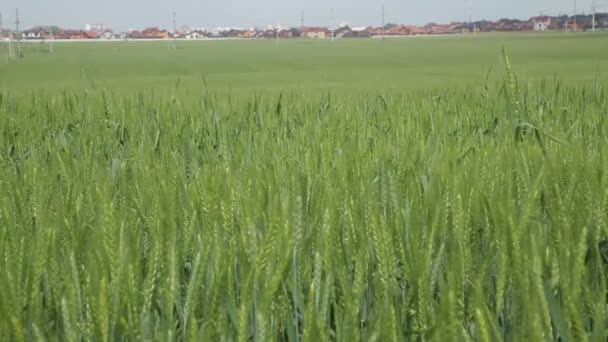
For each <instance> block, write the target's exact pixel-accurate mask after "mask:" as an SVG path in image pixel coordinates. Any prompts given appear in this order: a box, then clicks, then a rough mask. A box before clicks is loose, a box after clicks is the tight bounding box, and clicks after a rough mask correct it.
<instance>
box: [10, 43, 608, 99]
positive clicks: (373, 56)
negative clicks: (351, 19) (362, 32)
mask: <svg viewBox="0 0 608 342" xmlns="http://www.w3.org/2000/svg"><path fill="white" fill-rule="evenodd" d="M607 38H608V33H584V34H581V33H578V34H572V33H542V34H538V33H537V34H535V33H515V34H503V33H500V34H479V35H455V36H436V37H415V38H406V39H386V40H382V39H344V40H336V41H335V42H331V40H280V41H278V42H277V41H274V40H248V41H247V40H239V41H194V42H192V41H178V42H176V47H177V48H176V50H169V49H168V43H169V42H168V41H165V42H103V43H101V42H82V43H81V42H78V43H73V42H71V43H56V44H55V48H54V53H53V54H51V53H49V45H48V42H47V43H44V44H43V43H39V42H38V43H35V42H28V43H24V44H22V46H23V54H24V58H23V59H20V60H17V61H15V62H11V63H6V61H5V60H4V59H5V58H2V60H1V61H0V74H2V75H3V77H2V78H0V89H3V90H4V91H15V92H27V91H34V90H35V91H53V90H56V89H62V90H66V89H74V90H78V89H89V90H93V89H103V88H105V89H113V90H115V91H118V92H122V93H125V94H127V93H132V92H133V91H137V90H142V91H148V92H149V91H163V92H168V91H170V90H174V89H176V88H180V89H181V90H183V91H189V92H193V91H199V90H201V89H208V90H214V91H218V92H221V93H227V92H231V93H234V94H235V95H240V94H248V93H251V92H256V93H267V94H272V95H278V94H279V93H280V92H292V93H304V94H321V93H326V92H328V91H331V92H334V93H338V94H340V95H346V94H349V93H356V94H357V95H360V94H361V93H363V92H368V93H373V92H384V91H397V92H398V91H412V90H430V89H444V90H445V89H450V88H467V87H471V86H478V85H480V84H484V85H485V84H487V83H489V84H490V85H494V84H495V83H496V82H499V81H500V80H501V78H502V68H501V64H500V63H501V57H500V56H501V50H502V48H503V47H504V48H505V49H507V51H508V53H509V54H510V56H511V60H512V64H513V69H514V70H515V71H516V72H517V73H518V75H519V77H520V80H522V81H524V82H529V83H533V84H538V83H539V82H541V81H546V82H553V81H555V80H556V79H559V80H561V81H562V82H566V83H568V82H577V83H581V82H592V81H595V79H596V78H598V79H599V81H602V82H603V81H606V80H607V79H608V73H603V72H602V71H603V70H608V60H607V59H606V58H605V56H606V55H608V45H606V44H602V43H603V42H604V41H605V40H606V39H607ZM4 46H6V44H4ZM0 57H5V56H2V50H0ZM486 79H487V81H486Z"/></svg>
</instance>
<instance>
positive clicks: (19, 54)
mask: <svg viewBox="0 0 608 342" xmlns="http://www.w3.org/2000/svg"><path fill="white" fill-rule="evenodd" d="M15 18H16V19H15V27H16V32H15V34H16V35H17V57H19V58H21V33H20V32H19V24H20V21H19V9H18V8H16V9H15Z"/></svg>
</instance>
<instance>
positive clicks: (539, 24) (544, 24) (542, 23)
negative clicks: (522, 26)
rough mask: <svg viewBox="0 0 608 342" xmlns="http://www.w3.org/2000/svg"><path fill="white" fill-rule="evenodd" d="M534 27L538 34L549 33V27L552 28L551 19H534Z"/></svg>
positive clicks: (543, 17) (545, 17)
mask: <svg viewBox="0 0 608 342" xmlns="http://www.w3.org/2000/svg"><path fill="white" fill-rule="evenodd" d="M532 25H533V26H534V31H536V32H544V31H547V30H548V29H549V27H551V17H547V16H542V17H534V18H532Z"/></svg>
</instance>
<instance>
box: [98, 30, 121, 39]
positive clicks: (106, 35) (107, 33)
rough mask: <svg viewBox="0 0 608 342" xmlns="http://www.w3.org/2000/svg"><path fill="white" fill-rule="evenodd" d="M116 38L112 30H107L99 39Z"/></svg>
mask: <svg viewBox="0 0 608 342" xmlns="http://www.w3.org/2000/svg"><path fill="white" fill-rule="evenodd" d="M116 38H117V37H116V35H115V34H114V32H112V30H105V31H103V32H102V33H101V34H100V35H99V39H103V40H114V39H116Z"/></svg>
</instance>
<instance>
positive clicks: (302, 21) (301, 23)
mask: <svg viewBox="0 0 608 342" xmlns="http://www.w3.org/2000/svg"><path fill="white" fill-rule="evenodd" d="M300 27H304V9H303V8H302V13H301V17H300Z"/></svg>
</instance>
